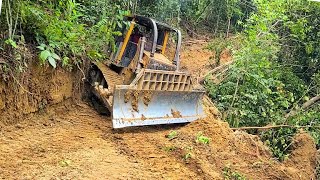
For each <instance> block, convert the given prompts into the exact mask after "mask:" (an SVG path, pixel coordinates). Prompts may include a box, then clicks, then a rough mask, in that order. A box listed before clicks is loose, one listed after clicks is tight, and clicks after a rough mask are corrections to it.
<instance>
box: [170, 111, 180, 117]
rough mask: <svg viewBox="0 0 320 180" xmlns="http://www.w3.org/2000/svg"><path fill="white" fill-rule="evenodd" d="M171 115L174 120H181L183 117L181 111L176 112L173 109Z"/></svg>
mask: <svg viewBox="0 0 320 180" xmlns="http://www.w3.org/2000/svg"><path fill="white" fill-rule="evenodd" d="M171 114H172V116H173V117H174V118H181V117H182V115H181V113H180V111H175V110H173V109H171Z"/></svg>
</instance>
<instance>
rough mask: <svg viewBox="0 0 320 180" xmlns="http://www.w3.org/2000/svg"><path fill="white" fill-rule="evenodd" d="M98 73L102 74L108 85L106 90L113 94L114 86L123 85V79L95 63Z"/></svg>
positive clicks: (106, 67) (101, 64)
mask: <svg viewBox="0 0 320 180" xmlns="http://www.w3.org/2000/svg"><path fill="white" fill-rule="evenodd" d="M95 65H96V66H97V67H98V69H99V70H100V72H101V73H102V76H103V78H104V79H105V81H106V82H107V84H108V89H109V91H110V92H113V90H114V87H115V86H116V85H121V84H123V77H122V76H121V75H119V74H118V73H116V72H115V71H113V70H112V69H110V68H109V66H106V65H104V64H103V63H101V62H97V63H95Z"/></svg>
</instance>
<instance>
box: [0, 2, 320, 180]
mask: <svg viewBox="0 0 320 180" xmlns="http://www.w3.org/2000/svg"><path fill="white" fill-rule="evenodd" d="M0 2H1V1H0ZM1 6H2V7H1ZM132 14H138V15H143V16H147V17H151V18H154V19H156V20H158V21H161V22H165V23H167V24H169V25H171V26H172V27H175V28H178V29H180V30H181V32H182V35H183V42H182V44H184V42H186V41H188V40H193V41H202V40H204V41H206V42H207V44H206V45H205V47H204V49H205V50H206V51H209V52H211V53H212V54H214V57H211V58H208V60H207V61H208V62H210V64H211V66H209V69H208V71H207V72H206V73H205V74H204V75H203V77H200V83H201V85H202V86H203V87H204V88H205V91H206V94H207V95H208V96H209V97H210V99H211V100H212V102H213V103H214V105H215V107H216V108H217V109H218V110H219V112H220V118H221V119H222V120H223V121H225V122H227V123H228V124H229V126H230V127H231V128H232V129H236V130H244V131H246V132H247V133H249V134H252V135H256V136H258V137H259V138H260V139H261V140H262V142H263V144H265V145H266V146H267V147H268V148H269V149H270V151H271V153H272V157H273V158H275V159H276V160H277V161H279V162H284V161H286V160H287V159H288V158H289V157H290V154H291V153H292V151H293V149H294V148H293V144H294V137H295V136H296V134H297V133H299V132H302V131H305V132H308V134H309V135H310V136H311V137H312V138H313V141H314V143H315V145H316V148H317V149H318V152H319V149H320V2H318V1H316V0H313V1H312V0H272V1H269V0H268V1H267V0H159V1H151V0H128V1H121V0H95V1H91V0H90V1H89V0H87V1H85V0H57V1H52V0H2V4H1V3H0V22H1V26H0V75H1V77H0V78H1V80H0V81H3V82H5V83H8V82H13V83H14V84H16V87H19V88H20V89H21V88H22V89H24V88H23V83H22V82H21V81H23V76H24V75H23V74H24V73H25V72H28V71H29V70H30V68H31V67H32V66H33V64H34V63H35V62H34V61H33V60H32V58H30V57H34V56H36V57H37V58H36V59H37V61H36V64H38V65H40V66H41V67H43V68H44V69H48V68H51V69H53V70H55V69H57V70H58V69H63V70H64V71H68V72H74V71H79V72H80V74H85V72H86V70H87V69H86V66H87V65H88V63H89V62H96V61H103V60H105V59H108V57H109V55H110V51H114V50H115V49H116V37H117V36H121V35H122V34H121V32H120V31H119V28H122V26H125V24H124V23H123V21H124V17H125V16H128V15H132ZM225 50H227V51H228V52H229V53H230V56H231V60H230V61H229V62H227V63H223V62H222V60H221V59H220V54H221V52H223V51H225ZM182 61H183V59H182ZM195 61H196V59H195ZM0 85H1V82H0ZM0 95H1V87H0ZM0 97H1V96H0ZM0 105H1V99H0ZM0 107H1V106H0ZM0 110H1V108H0ZM0 134H1V133H0ZM211 141H214V139H211ZM170 151H171V150H170ZM67 164H68V162H67ZM0 172H1V171H0ZM224 172H226V173H228V170H225V171H224ZM315 174H316V175H315V176H316V177H317V178H320V166H319V165H318V167H317V168H316V170H315ZM0 177H1V175H0ZM226 177H227V178H226ZM225 178H226V179H228V178H229V179H241V178H242V176H241V175H239V176H238V174H234V173H231V175H230V177H229V175H227V176H225Z"/></svg>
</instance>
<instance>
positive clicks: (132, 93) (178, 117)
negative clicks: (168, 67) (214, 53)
mask: <svg viewBox="0 0 320 180" xmlns="http://www.w3.org/2000/svg"><path fill="white" fill-rule="evenodd" d="M203 95H204V92H203V91H160V90H136V89H135V88H133V87H130V86H126V85H122V86H117V87H116V88H115V89H114V96H113V112H112V123H113V128H122V127H129V126H143V125H155V124H172V123H186V122H191V121H194V120H196V119H198V118H202V117H205V114H204V111H203V107H202V97H203Z"/></svg>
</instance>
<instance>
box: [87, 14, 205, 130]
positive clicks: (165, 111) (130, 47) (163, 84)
mask: <svg viewBox="0 0 320 180" xmlns="http://www.w3.org/2000/svg"><path fill="white" fill-rule="evenodd" d="M125 22H126V23H125V24H127V25H126V26H123V27H122V29H121V30H120V31H121V33H122V35H121V36H117V37H115V40H116V43H115V44H116V48H115V50H114V51H113V52H112V53H111V55H110V58H109V59H108V60H107V61H105V62H96V63H93V64H92V65H91V66H90V69H89V71H88V81H89V83H90V85H91V91H92V93H93V94H94V96H95V97H96V98H98V99H99V100H100V101H101V102H102V103H103V104H104V106H105V108H106V109H107V110H108V111H109V112H110V114H111V118H112V124H113V128H123V127H129V126H143V125H156V124H171V123H186V122H191V121H194V120H196V119H198V118H202V117H205V113H204V111H203V107H202V97H203V95H204V91H203V90H202V89H195V81H194V78H193V77H192V76H191V75H190V74H189V73H187V72H182V71H180V59H179V58H180V57H179V55H180V47H181V41H182V40H181V32H180V31H179V30H178V29H175V28H173V27H170V26H169V25H167V24H164V23H161V22H158V21H156V20H154V19H152V18H148V17H144V16H139V15H132V16H127V17H125ZM169 38H171V39H173V40H174V41H170V42H175V43H171V44H170V45H171V46H173V47H171V48H170V49H171V51H172V49H174V51H173V53H172V54H173V55H172V58H169V56H167V55H166V52H167V51H169V48H168V44H169ZM172 44H173V45H172Z"/></svg>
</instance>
